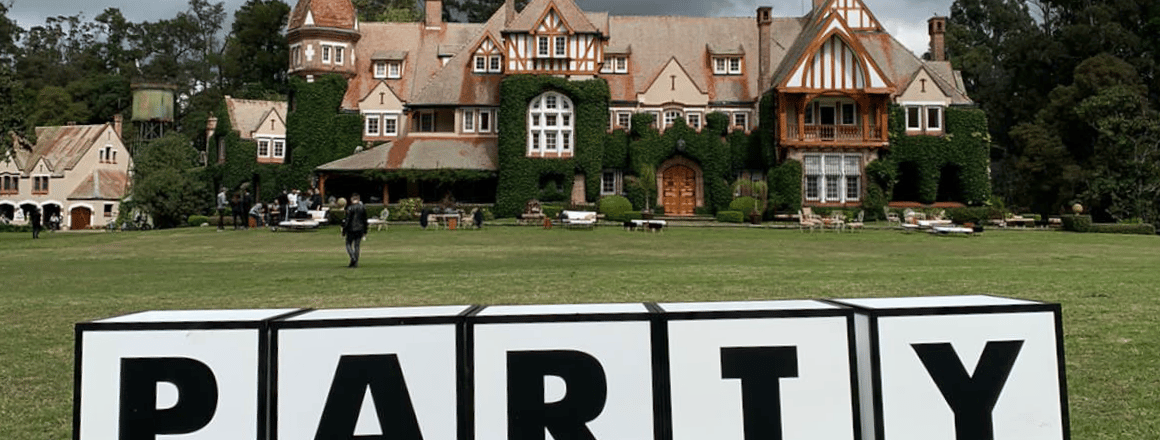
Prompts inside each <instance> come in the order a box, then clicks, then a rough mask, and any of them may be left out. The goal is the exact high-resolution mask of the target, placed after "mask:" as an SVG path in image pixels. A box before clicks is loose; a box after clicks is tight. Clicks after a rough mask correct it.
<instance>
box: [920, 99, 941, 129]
mask: <svg viewBox="0 0 1160 440" xmlns="http://www.w3.org/2000/svg"><path fill="white" fill-rule="evenodd" d="M923 110H924V111H923V116H924V118H925V119H923V122H925V123H926V131H928V132H941V131H943V108H942V107H941V106H937V105H928V106H926V108H925V109H923ZM932 112H933V116H934V117H933V118H932V117H931V116H932Z"/></svg>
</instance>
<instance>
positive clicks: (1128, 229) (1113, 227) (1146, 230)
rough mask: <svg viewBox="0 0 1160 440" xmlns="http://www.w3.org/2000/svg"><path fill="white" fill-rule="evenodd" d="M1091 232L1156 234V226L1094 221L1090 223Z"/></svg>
mask: <svg viewBox="0 0 1160 440" xmlns="http://www.w3.org/2000/svg"><path fill="white" fill-rule="evenodd" d="M1091 232H1098V233H1102V234H1139V235H1156V227H1155V226H1153V225H1151V224H1148V223H1096V224H1093V225H1091Z"/></svg>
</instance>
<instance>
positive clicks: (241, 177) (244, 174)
mask: <svg viewBox="0 0 1160 440" xmlns="http://www.w3.org/2000/svg"><path fill="white" fill-rule="evenodd" d="M215 114H216V115H218V124H217V128H216V129H215V130H214V139H220V143H219V142H211V143H210V146H209V148H208V151H207V153H206V154H207V157H208V159H209V164H208V165H207V166H206V175H207V177H208V178H209V179H210V180H212V181H214V182H216V183H217V185H215V186H214V187H213V188H214V193H215V194H216V193H217V189H218V188H220V187H222V186H225V187H227V188H230V189H235V188H238V187H239V186H241V185H242V184H243V183H246V182H250V181H251V179H252V177H253V176H254V175H255V174H256V175H257V176H258V181H259V183H260V189H261V191H262V193H261V194H256V193H255V198H256V199H257V200H259V201H261V200H272V199H273V198H274V197H275V195H276V194H277V193H278V192H279V191H281V190H282V189H283V187H285V186H287V185H289V182H287V181H286V180H285V176H286V175H287V173H288V167H287V166H286V165H282V164H260V163H258V143H257V141H252V140H244V139H242V138H241V135H240V134H238V132H237V131H235V130H234V127H233V125H232V123H231V122H230V118H229V113H228V110H227V109H226V104H225V102H224V101H223V102H222V104H221V106H220V107H219V108H218V111H217V112H215ZM218 148H224V149H225V163H222V164H219V163H217V158H218V157H221V156H219V155H218V154H219V152H218ZM271 148H273V146H271Z"/></svg>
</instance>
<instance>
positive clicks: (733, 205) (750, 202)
mask: <svg viewBox="0 0 1160 440" xmlns="http://www.w3.org/2000/svg"><path fill="white" fill-rule="evenodd" d="M754 209H757V199H754V198H753V197H748V196H745V197H738V198H736V199H733V201H732V202H730V203H729V210H730V211H738V212H741V213H743V214H745V215H749V213H750V212H753V210H754Z"/></svg>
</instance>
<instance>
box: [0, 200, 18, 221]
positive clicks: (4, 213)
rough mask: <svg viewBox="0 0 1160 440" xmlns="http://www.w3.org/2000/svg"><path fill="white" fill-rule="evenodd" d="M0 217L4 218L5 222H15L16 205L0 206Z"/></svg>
mask: <svg viewBox="0 0 1160 440" xmlns="http://www.w3.org/2000/svg"><path fill="white" fill-rule="evenodd" d="M0 217H4V220H5V222H10V221H12V220H16V205H9V204H7V203H5V204H3V205H0Z"/></svg>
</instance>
